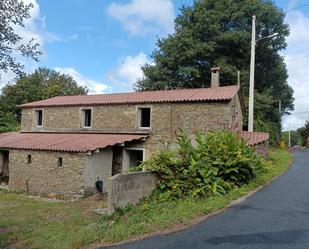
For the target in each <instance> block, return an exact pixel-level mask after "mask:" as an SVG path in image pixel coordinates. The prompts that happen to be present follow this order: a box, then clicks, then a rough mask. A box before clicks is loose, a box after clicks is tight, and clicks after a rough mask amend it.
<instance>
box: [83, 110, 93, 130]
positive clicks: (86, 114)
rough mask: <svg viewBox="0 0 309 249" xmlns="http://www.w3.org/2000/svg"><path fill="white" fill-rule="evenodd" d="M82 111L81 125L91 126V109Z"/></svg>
mask: <svg viewBox="0 0 309 249" xmlns="http://www.w3.org/2000/svg"><path fill="white" fill-rule="evenodd" d="M82 113H83V127H86V128H89V127H91V109H84V110H82Z"/></svg>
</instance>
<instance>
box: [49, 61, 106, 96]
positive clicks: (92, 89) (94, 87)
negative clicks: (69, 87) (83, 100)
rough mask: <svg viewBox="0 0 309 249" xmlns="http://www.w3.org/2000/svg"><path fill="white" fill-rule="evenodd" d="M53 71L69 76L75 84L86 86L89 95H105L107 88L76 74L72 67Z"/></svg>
mask: <svg viewBox="0 0 309 249" xmlns="http://www.w3.org/2000/svg"><path fill="white" fill-rule="evenodd" d="M54 69H55V70H56V71H58V72H60V73H62V74H68V75H70V76H71V77H72V78H73V79H74V80H75V81H76V82H77V84H78V85H80V86H86V87H87V88H88V89H89V93H90V94H95V93H105V92H106V91H108V90H109V86H107V85H105V84H103V83H101V82H98V81H95V80H92V79H89V78H88V77H86V76H84V75H82V74H80V73H79V72H77V71H76V70H75V69H74V68H73V67H67V68H61V67H56V68H54Z"/></svg>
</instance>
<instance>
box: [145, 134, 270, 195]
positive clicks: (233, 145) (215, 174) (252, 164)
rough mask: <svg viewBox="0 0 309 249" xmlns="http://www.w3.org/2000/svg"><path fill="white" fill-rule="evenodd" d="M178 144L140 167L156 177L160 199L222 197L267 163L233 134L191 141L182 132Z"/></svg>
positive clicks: (200, 135) (203, 137) (266, 166)
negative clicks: (218, 195)
mask: <svg viewBox="0 0 309 249" xmlns="http://www.w3.org/2000/svg"><path fill="white" fill-rule="evenodd" d="M177 143H178V149H177V150H164V151H160V152H159V153H157V154H156V155H154V156H152V157H151V158H150V159H149V160H147V161H145V162H143V163H142V165H141V166H140V167H141V168H144V169H147V170H150V171H152V172H154V173H156V174H157V175H158V177H159V186H158V192H159V194H160V197H161V198H173V199H178V198H183V197H186V196H193V197H205V196H209V195H213V194H225V193H227V192H228V191H229V190H231V189H232V188H234V187H237V186H241V185H243V184H246V183H248V182H249V181H250V180H251V179H253V178H254V177H255V176H256V174H258V172H260V171H262V170H267V168H268V167H269V163H270V162H268V161H266V160H265V159H264V158H263V157H262V156H259V155H257V154H256V153H254V151H253V149H252V148H251V147H248V146H247V145H246V143H245V141H244V140H242V139H240V138H238V137H237V135H236V134H235V133H232V132H227V131H220V132H208V133H206V134H201V133H196V135H195V139H194V141H193V142H192V141H191V139H190V138H189V136H188V135H187V134H186V133H185V132H183V131H182V132H181V134H180V135H179V136H178V138H177Z"/></svg>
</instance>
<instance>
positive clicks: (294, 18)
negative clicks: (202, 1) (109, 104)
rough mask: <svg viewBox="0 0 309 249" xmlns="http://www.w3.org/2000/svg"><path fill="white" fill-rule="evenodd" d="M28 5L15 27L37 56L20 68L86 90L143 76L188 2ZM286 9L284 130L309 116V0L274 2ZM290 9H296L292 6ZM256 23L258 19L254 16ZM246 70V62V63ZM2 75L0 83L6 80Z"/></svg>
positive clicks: (126, 87) (124, 85) (119, 86)
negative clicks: (64, 78) (290, 105)
mask: <svg viewBox="0 0 309 249" xmlns="http://www.w3.org/2000/svg"><path fill="white" fill-rule="evenodd" d="M24 2H25V3H32V4H33V5H34V8H32V9H31V18H30V19H28V20H27V22H26V27H25V28H24V29H20V28H19V29H17V32H19V33H20V34H21V35H22V36H23V37H24V39H25V40H27V39H29V38H30V37H34V38H35V39H36V40H37V41H38V42H39V43H40V48H41V50H42V52H43V55H42V56H41V58H40V61H39V62H34V61H31V60H25V59H23V58H21V60H22V62H23V63H24V64H25V65H26V72H27V73H31V72H33V71H34V70H35V69H36V68H37V67H48V68H51V69H55V70H57V71H59V72H62V73H67V74H70V75H71V76H72V77H73V78H74V79H75V80H76V81H77V82H78V83H79V84H81V85H85V86H87V87H88V89H89V92H90V93H111V92H126V91H133V84H134V82H136V80H137V79H138V78H141V77H142V76H143V73H142V71H141V68H140V67H141V65H143V64H145V63H151V59H150V55H151V52H152V51H153V50H154V49H155V42H156V40H157V39H158V38H160V37H166V36H167V35H168V34H171V33H173V21H174V18H175V16H177V14H178V13H179V8H180V7H181V6H182V5H183V4H189V5H190V4H192V2H193V0H111V1H106V0H91V1H89V0H66V1H63V0H52V1H50V0H24ZM275 3H276V5H278V6H279V7H280V8H282V9H283V10H285V11H286V10H289V11H288V12H287V15H286V20H285V21H286V22H287V23H288V24H289V25H290V32H291V33H290V36H289V37H288V39H287V42H288V47H287V49H286V50H285V51H282V53H283V55H284V56H285V60H286V64H287V68H288V73H289V79H288V83H289V85H291V86H292V88H293V89H294V97H295V111H294V114H292V115H290V116H289V117H284V118H283V126H284V129H289V128H291V129H296V128H298V127H300V126H302V125H303V124H304V123H305V121H306V120H307V119H309V84H308V82H307V81H308V80H309V77H308V76H307V72H308V71H309V0H276V1H275ZM295 8H296V9H295ZM257 21H258V20H257ZM248 68H249V65H248ZM13 77H14V75H13V74H12V73H7V74H6V75H5V76H4V77H3V78H2V79H1V84H2V85H3V84H4V83H7V82H8V81H10V80H12V78H13Z"/></svg>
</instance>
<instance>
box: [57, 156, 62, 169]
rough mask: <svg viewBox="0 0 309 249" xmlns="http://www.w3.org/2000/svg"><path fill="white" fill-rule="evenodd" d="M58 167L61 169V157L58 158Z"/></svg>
mask: <svg viewBox="0 0 309 249" xmlns="http://www.w3.org/2000/svg"><path fill="white" fill-rule="evenodd" d="M58 167H62V157H58Z"/></svg>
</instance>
